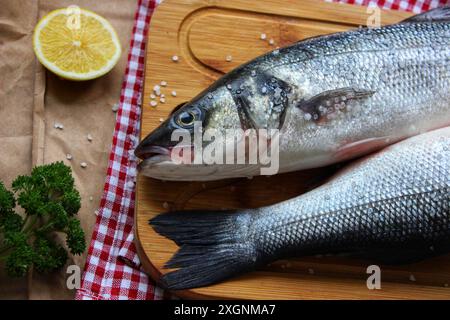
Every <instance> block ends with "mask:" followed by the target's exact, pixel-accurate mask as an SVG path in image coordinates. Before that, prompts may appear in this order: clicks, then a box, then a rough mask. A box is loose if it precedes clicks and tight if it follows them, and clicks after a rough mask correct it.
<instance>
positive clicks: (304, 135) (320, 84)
mask: <svg viewBox="0 0 450 320" xmlns="http://www.w3.org/2000/svg"><path fill="white" fill-rule="evenodd" d="M449 62H450V7H448V6H447V7H442V8H438V9H435V10H432V11H429V12H427V13H424V14H421V15H418V16H415V17H413V18H410V19H408V20H406V21H404V22H401V23H399V24H395V25H390V26H386V27H382V28H376V29H369V28H362V29H359V30H353V31H348V32H343V33H337V34H332V35H327V36H321V37H316V38H311V39H308V40H304V41H301V42H298V43H296V44H294V45H291V46H289V47H286V48H282V49H277V50H274V51H272V52H270V53H268V54H266V55H263V56H261V57H259V58H256V59H255V60H253V61H251V62H249V63H247V64H244V65H242V66H240V67H238V68H236V69H235V70H233V71H232V72H230V73H228V74H226V75H225V76H223V77H222V78H221V79H219V80H218V81H217V82H215V83H214V84H213V85H212V86H210V87H209V88H207V89H206V90H205V91H204V92H202V93H200V94H199V95H198V96H197V97H195V98H194V99H192V100H191V101H190V102H188V103H186V104H185V105H184V106H182V107H181V108H179V109H178V110H176V111H175V112H174V113H173V114H172V115H171V116H170V117H169V118H168V119H167V120H166V121H165V122H163V123H162V124H161V126H160V127H158V128H157V129H156V130H155V131H153V132H152V133H151V134H149V135H148V136H147V137H146V138H145V139H144V140H143V141H142V142H141V144H140V145H139V147H138V148H137V149H136V155H137V156H138V157H140V158H142V159H143V160H144V161H143V162H142V163H141V164H140V171H141V173H143V174H144V175H147V176H150V177H154V178H160V179H165V180H215V179H223V178H231V177H241V176H253V175H258V174H260V168H261V166H262V165H261V164H245V165H244V164H241V165H230V164H207V165H205V164H201V165H199V164H192V163H185V164H176V163H175V162H174V161H172V157H171V155H172V152H173V150H174V147H175V146H176V145H177V144H178V140H176V141H172V139H171V135H172V133H173V132H174V130H176V129H185V130H187V131H188V132H189V133H190V134H191V135H193V134H194V123H195V122H196V121H199V122H201V124H202V127H203V130H204V131H206V130H208V129H216V130H217V131H218V132H220V133H223V135H225V132H226V130H230V129H231V130H233V129H243V130H247V129H255V130H258V129H279V130H280V134H279V144H280V146H279V172H288V171H293V170H300V169H306V168H312V167H319V166H324V165H328V164H331V163H336V162H339V161H342V160H346V159H350V158H355V157H357V156H360V155H363V154H367V153H369V152H371V151H373V150H376V149H380V148H381V147H383V146H386V145H388V144H391V143H394V142H396V141H398V140H400V139H403V138H406V137H409V136H413V135H416V134H418V133H422V132H426V131H429V130H431V129H436V128H440V127H444V126H446V125H449V124H450V63H449ZM202 143H203V146H204V147H206V146H207V145H208V144H210V143H213V142H209V141H206V140H205V141H203V142H202ZM186 146H188V147H193V144H187V145H186ZM175 149H176V148H175ZM226 150H227V151H228V150H233V149H232V148H230V149H228V148H226ZM231 157H233V156H231Z"/></svg>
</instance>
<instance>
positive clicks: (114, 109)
mask: <svg viewBox="0 0 450 320" xmlns="http://www.w3.org/2000/svg"><path fill="white" fill-rule="evenodd" d="M111 110H112V111H113V112H117V110H119V103H114V104H113V106H112V108H111Z"/></svg>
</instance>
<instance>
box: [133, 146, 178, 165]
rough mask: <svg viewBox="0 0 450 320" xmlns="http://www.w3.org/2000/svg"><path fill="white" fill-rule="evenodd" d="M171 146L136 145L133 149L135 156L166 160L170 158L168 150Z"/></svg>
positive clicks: (144, 158)
mask: <svg viewBox="0 0 450 320" xmlns="http://www.w3.org/2000/svg"><path fill="white" fill-rule="evenodd" d="M171 149H172V148H166V147H161V146H156V145H150V146H138V147H137V148H136V150H135V151H134V154H135V155H136V157H138V158H140V159H142V160H149V159H151V160H156V159H158V160H159V159H160V160H161V161H162V160H168V159H170V152H171Z"/></svg>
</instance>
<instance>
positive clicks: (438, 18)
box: [401, 5, 450, 23]
mask: <svg viewBox="0 0 450 320" xmlns="http://www.w3.org/2000/svg"><path fill="white" fill-rule="evenodd" d="M410 22H413V23H414V22H450V5H446V6H443V7H439V8H436V9H432V10H430V11H427V12H424V13H421V14H418V15H415V16H412V17H411V18H408V19H406V20H403V21H402V22H401V23H410Z"/></svg>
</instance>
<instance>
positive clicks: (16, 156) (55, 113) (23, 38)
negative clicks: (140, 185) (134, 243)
mask: <svg viewBox="0 0 450 320" xmlns="http://www.w3.org/2000/svg"><path fill="white" fill-rule="evenodd" d="M136 4H137V1H136V0H102V1H92V0H78V1H76V0H71V1H68V0H40V1H36V0H19V1H10V0H0V8H2V9H1V10H0V179H1V180H2V181H4V183H5V184H6V185H7V186H10V184H11V181H12V180H13V179H14V178H15V177H16V176H17V175H19V174H27V173H29V172H30V170H31V168H32V167H33V166H34V165H40V164H44V163H50V162H54V161H61V160H62V161H64V162H65V163H66V164H68V165H70V166H71V167H72V169H73V175H74V177H75V181H76V185H77V188H78V190H79V191H80V193H81V196H82V207H81V210H80V212H79V218H80V220H81V224H82V226H83V228H84V230H85V233H86V242H87V245H89V241H90V238H91V234H92V229H93V226H94V223H95V210H96V208H97V207H98V204H99V201H100V197H101V194H102V192H103V183H104V177H105V173H106V168H107V164H108V156H109V151H110V147H111V139H112V134H113V129H114V125H115V113H113V112H112V107H113V105H114V104H116V103H117V102H118V100H119V97H120V89H121V84H122V79H123V74H124V72H125V67H126V62H127V50H128V46H129V41H130V36H131V32H132V27H133V18H134V12H135V9H136ZM69 5H78V6H80V7H82V8H86V9H90V10H92V11H94V12H97V13H99V14H100V15H102V16H103V17H105V18H106V19H108V20H109V21H110V22H111V24H112V25H113V26H114V28H115V29H116V31H117V33H118V35H119V38H120V41H121V44H122V48H123V53H122V57H121V60H120V62H119V63H118V65H117V66H116V67H115V68H114V69H113V70H112V71H111V72H110V73H109V74H107V75H105V76H103V77H101V78H99V79H96V80H92V81H87V82H72V81H67V80H62V79H60V78H59V77H58V76H56V75H54V74H52V73H51V72H49V71H46V70H45V69H44V68H43V67H42V66H41V65H40V64H39V62H37V60H36V59H35V56H34V53H33V49H32V33H33V29H34V26H35V24H36V23H37V21H38V20H39V17H42V16H43V15H45V14H46V13H48V12H49V11H51V10H54V9H57V8H62V7H67V6H69ZM55 123H59V124H62V125H63V126H64V129H62V130H61V129H57V128H54V124H55ZM88 135H91V136H92V141H89V140H88V139H87V136H88ZM67 154H71V155H72V160H68V159H66V155H67ZM81 162H86V163H87V167H86V168H82V167H81V166H80V163H81ZM85 254H86V253H85ZM84 262H85V255H83V256H75V257H71V258H70V259H69V261H68V265H72V264H76V265H78V266H79V267H80V271H82V270H83V267H84ZM1 270H2V268H1V267H0V298H2V299H5V298H6V299H27V298H28V299H72V298H73V297H74V294H75V290H70V289H68V288H67V285H66V280H67V277H68V274H67V273H66V268H63V269H62V270H61V271H60V272H59V273H55V274H50V275H45V276H43V275H39V274H36V273H34V272H30V274H29V276H28V278H25V279H11V278H9V277H7V276H6V275H4V274H3V272H2V271H1Z"/></svg>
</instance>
